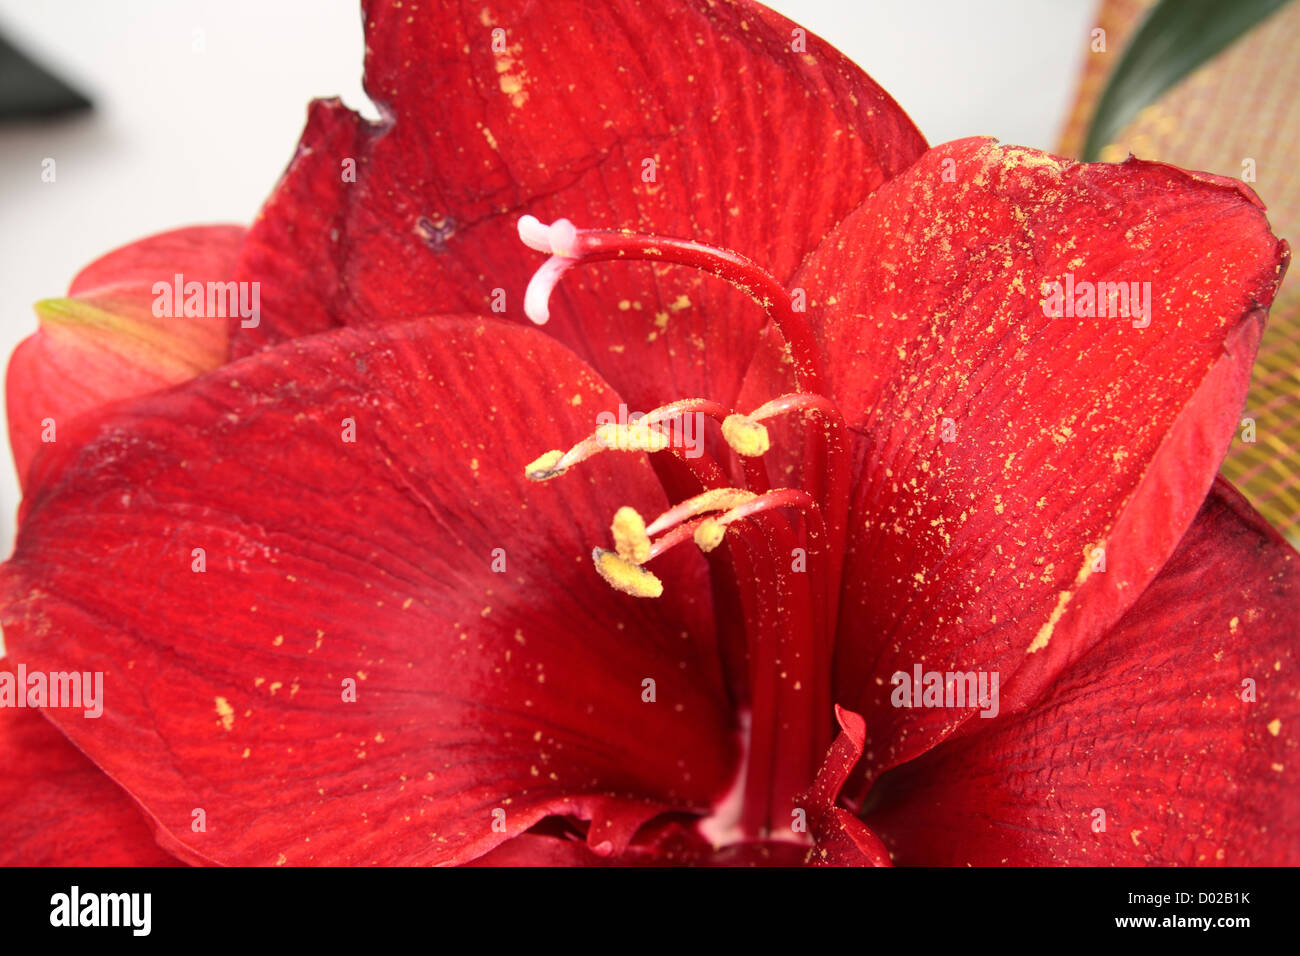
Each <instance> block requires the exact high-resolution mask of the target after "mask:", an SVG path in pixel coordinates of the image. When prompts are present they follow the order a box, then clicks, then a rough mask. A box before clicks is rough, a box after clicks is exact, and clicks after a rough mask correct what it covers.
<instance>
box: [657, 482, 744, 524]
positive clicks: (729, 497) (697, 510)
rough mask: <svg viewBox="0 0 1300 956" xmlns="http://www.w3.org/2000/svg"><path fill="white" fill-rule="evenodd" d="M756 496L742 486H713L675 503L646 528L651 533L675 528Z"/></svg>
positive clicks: (733, 506)
mask: <svg viewBox="0 0 1300 956" xmlns="http://www.w3.org/2000/svg"><path fill="white" fill-rule="evenodd" d="M755 497H757V496H756V495H755V494H754V493H753V492H752V491H744V490H743V489H740V488H711V489H709V490H708V491H705V492H701V493H700V494H698V495H696V496H695V497H694V498H687V499H686V500H685V501H683V502H680V503H678V504H675V505H673V506H672V507H671V508H669V509H668V510H667V511H665V512H664V513H663V514H661V515H660V516H659V517H658V518H655V520H654V521H653V522H651V524H650V526H649V527H647V528H646V533H647V534H651V535H655V534H659V533H660V532H663V531H668V530H670V529H672V528H675V527H676V526H677V525H679V524H681V523H682V522H683V521H689V520H690V519H691V518H696V517H699V516H700V515H702V514H705V513H706V512H709V511H726V510H728V509H730V508H735V507H736V506H737V505H741V504H744V503H745V502H747V501H752V500H753V499H754V498H755Z"/></svg>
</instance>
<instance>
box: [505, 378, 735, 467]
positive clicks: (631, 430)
mask: <svg viewBox="0 0 1300 956" xmlns="http://www.w3.org/2000/svg"><path fill="white" fill-rule="evenodd" d="M695 412H702V413H703V414H705V415H709V416H711V417H713V418H715V419H717V420H719V421H721V420H722V419H724V418H726V416H727V414H728V411H727V409H726V407H725V406H723V405H719V404H718V403H717V402H711V401H708V400H707V399H703V398H684V399H681V400H680V401H676V402H671V403H669V404H667V405H661V406H659V407H658V408H656V409H654V410H652V411H649V412H646V413H645V414H644V415H642V416H641V417H640V418H638V419H636V421H633V422H628V423H627V424H624V425H620V424H617V423H614V422H607V423H602V424H600V425H597V426H596V431H595V432H594V433H593V434H591V435H589V436H587V437H586V438H584V439H583V440H582V441H580V442H578V443H577V444H576V445H574V446H573V447H572V448H570V449H569V450H568V451H566V452H561V451H558V450H553V451H548V452H547V453H546V454H544V455H542V456H541V457H539V458H538V459H537V460H536V461H533V462H531V463H530V464H528V465H527V466H525V468H524V474H525V475H527V476H528V478H529V479H530V480H532V481H546V480H548V479H550V478H558V477H559V476H560V475H562V474H564V473H565V472H566V471H567V470H568V469H570V468H572V467H573V466H574V465H576V464H578V463H579V462H581V461H586V460H587V459H588V458H590V457H592V456H593V455H597V454H599V453H600V452H602V451H645V452H656V451H664V450H666V449H667V448H669V446H670V445H671V443H672V440H671V436H670V434H669V432H668V431H667V430H665V429H662V428H655V427H654V426H655V425H658V424H659V423H660V422H663V421H667V420H668V419H672V418H676V417H677V416H679V415H689V414H692V413H695Z"/></svg>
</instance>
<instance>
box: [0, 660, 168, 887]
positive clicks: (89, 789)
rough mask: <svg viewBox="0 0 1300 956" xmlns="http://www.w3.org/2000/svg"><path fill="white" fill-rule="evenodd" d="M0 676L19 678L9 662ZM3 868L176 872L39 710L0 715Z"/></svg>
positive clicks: (141, 822) (113, 788)
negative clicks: (163, 869) (127, 868)
mask: <svg viewBox="0 0 1300 956" xmlns="http://www.w3.org/2000/svg"><path fill="white" fill-rule="evenodd" d="M0 671H5V672H8V673H11V674H12V673H13V670H12V667H11V665H10V663H9V662H8V661H0ZM0 832H3V833H4V839H3V840H0V866H170V865H174V864H176V862H177V861H176V859H175V858H174V857H172V856H170V855H169V854H167V853H165V852H163V850H162V849H161V848H160V847H159V846H158V844H157V843H156V842H154V838H153V831H152V829H151V828H150V826H149V825H148V823H147V822H146V820H145V818H144V817H143V816H142V815H141V813H140V808H139V807H137V806H136V805H135V803H134V802H133V801H132V800H131V798H130V797H128V796H127V795H126V794H125V793H123V792H122V790H121V788H120V787H118V786H117V784H115V783H113V781H112V780H110V779H109V778H108V777H107V776H105V775H104V773H103V772H102V771H101V770H100V769H99V768H98V767H96V766H95V765H94V764H93V763H91V762H90V761H89V760H87V759H86V755H85V754H83V753H82V752H81V751H80V750H78V749H77V748H76V747H74V746H72V744H70V743H68V741H67V738H65V737H64V736H63V735H62V734H61V733H59V732H58V730H56V729H55V728H54V725H53V724H51V723H50V722H49V721H48V720H46V719H45V718H44V717H42V716H41V712H40V711H39V710H35V709H30V710H29V709H26V708H17V707H0Z"/></svg>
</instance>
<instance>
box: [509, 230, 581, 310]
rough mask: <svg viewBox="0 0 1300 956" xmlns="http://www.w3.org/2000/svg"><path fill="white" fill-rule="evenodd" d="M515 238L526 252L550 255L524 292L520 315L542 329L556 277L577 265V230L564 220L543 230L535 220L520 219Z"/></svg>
mask: <svg viewBox="0 0 1300 956" xmlns="http://www.w3.org/2000/svg"><path fill="white" fill-rule="evenodd" d="M519 238H520V240H521V241H522V242H523V244H524V245H526V246H527V247H528V248H529V249H536V250H537V251H538V252H549V253H550V254H551V258H549V259H547V260H546V262H544V263H543V264H542V267H541V268H540V269H538V270H537V271H536V272H535V273H533V277H532V279H530V280H529V281H528V289H527V290H526V291H525V292H524V314H525V315H527V316H528V318H530V319H532V321H533V322H534V323H535V324H537V325H545V324H546V323H547V321H549V320H550V318H551V308H550V301H551V293H552V292H553V291H554V290H555V286H556V285H557V284H558V283H559V281H560V277H561V276H562V275H564V273H566V272H568V271H569V269H570V268H572V267H573V266H574V265H576V264H577V261H578V260H577V259H576V258H574V257H573V249H574V246H576V245H577V241H578V230H577V228H576V227H575V226H574V225H573V223H571V222H569V220H567V219H557V220H555V222H553V223H551V224H550V225H549V226H547V225H544V224H543V223H542V221H541V220H539V219H538V218H537V217H536V216H520V217H519Z"/></svg>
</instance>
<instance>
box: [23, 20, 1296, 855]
mask: <svg viewBox="0 0 1300 956" xmlns="http://www.w3.org/2000/svg"><path fill="white" fill-rule="evenodd" d="M666 7H668V8H666ZM366 25H367V49H368V61H367V88H368V90H369V91H370V93H371V95H372V97H373V98H374V99H375V100H376V101H377V102H378V103H379V104H380V108H381V113H382V114H383V116H384V117H385V119H384V120H383V122H381V123H379V124H370V123H367V122H365V121H363V120H361V119H360V118H358V117H356V116H354V115H353V114H352V113H350V112H349V111H347V110H345V109H343V108H342V107H341V106H340V105H339V104H337V103H325V104H318V105H317V106H316V107H314V108H313V110H312V113H311V117H310V119H309V122H308V128H307V131H306V133H305V134H304V139H303V143H302V146H301V148H300V150H299V152H298V155H297V156H296V157H295V159H294V162H293V163H292V165H291V166H290V168H289V171H288V172H287V174H286V176H285V178H284V179H283V181H282V182H281V183H280V185H279V186H278V188H277V190H276V192H275V195H274V196H273V197H272V198H271V200H270V202H269V203H268V205H267V206H266V208H265V210H264V212H263V215H262V216H261V217H260V218H259V220H258V222H257V223H256V224H255V225H254V226H253V227H252V229H251V230H250V232H249V234H248V236H247V238H246V240H245V241H244V243H243V246H242V248H241V250H240V254H239V262H238V264H237V266H236V273H235V275H236V278H237V279H239V280H240V281H243V282H249V283H251V282H258V283H260V285H259V288H260V290H261V303H262V312H261V321H260V323H258V324H257V325H256V327H253V328H245V327H244V323H242V322H239V321H237V320H236V321H232V322H231V326H230V330H231V334H230V353H231V358H232V360H231V361H230V362H229V363H228V364H225V365H223V366H222V367H220V368H218V369H215V370H213V371H210V372H207V373H206V374H203V375H200V376H198V377H197V378H194V379H192V380H190V381H187V382H185V383H184V384H181V385H178V386H176V387H174V388H172V389H170V390H168V391H164V392H156V393H153V394H148V395H143V396H138V397H135V398H130V399H127V400H124V401H120V402H118V403H116V404H113V405H110V406H106V407H103V408H99V409H96V410H94V411H83V412H81V413H80V414H79V415H77V417H76V418H75V419H74V420H73V421H71V422H70V423H69V424H67V425H66V426H64V425H62V424H61V425H60V430H59V433H58V440H57V442H54V443H47V444H43V445H42V446H41V448H40V451H39V453H38V454H37V455H36V456H35V458H34V460H33V462H32V464H31V466H30V467H29V468H28V469H27V474H26V481H27V484H26V491H27V498H26V500H25V502H24V506H23V513H22V524H21V528H20V533H19V540H18V544H17V547H16V550H15V554H14V556H13V557H12V558H11V560H10V561H9V563H8V564H7V565H6V566H5V568H4V571H3V601H4V608H5V610H4V616H3V624H4V627H5V635H6V640H7V642H8V647H9V653H10V656H11V660H12V661H13V662H14V663H13V666H14V667H15V668H16V667H17V666H18V665H19V664H21V665H22V666H23V667H25V668H26V669H27V670H28V671H37V672H45V673H50V672H68V671H74V670H75V671H86V672H95V671H98V672H103V674H104V687H105V692H104V700H103V714H102V716H101V717H99V718H98V719H87V718H85V717H83V716H82V715H81V712H80V711H73V710H70V709H65V708H57V707H47V708H46V709H44V710H43V711H42V713H43V715H44V717H46V718H48V719H49V720H50V721H52V722H53V723H54V724H55V725H56V726H57V728H58V729H59V730H60V731H62V733H63V734H64V735H66V737H67V738H68V739H69V740H70V741H71V744H72V745H75V747H77V748H79V749H80V750H81V751H82V752H84V754H85V755H86V756H87V757H88V758H89V761H84V762H80V763H78V762H77V761H76V759H75V754H72V753H71V751H60V752H57V753H51V755H50V762H51V764H53V766H51V768H50V773H51V774H53V773H61V774H64V775H66V776H67V778H68V779H69V780H70V781H73V780H79V779H81V778H87V777H93V776H94V774H96V773H100V772H102V773H104V774H107V775H108V777H111V778H112V780H113V781H115V782H116V784H117V785H119V786H120V787H121V788H122V790H124V791H125V794H124V795H122V796H120V797H119V798H118V799H116V800H109V799H107V798H106V797H105V796H104V790H105V787H104V784H103V783H102V782H100V783H98V784H96V785H95V786H97V787H98V788H99V789H98V790H96V791H94V792H93V793H91V792H90V791H87V793H88V794H89V795H88V796H86V797H84V798H82V799H75V797H74V794H78V793H80V791H73V790H72V788H71V787H70V786H69V787H63V788H60V789H59V790H58V792H59V793H60V794H61V795H62V798H63V799H64V800H66V801H67V802H66V806H63V807H61V813H60V815H59V818H58V819H51V815H50V814H46V815H45V816H44V817H38V818H35V819H34V820H29V819H25V818H24V816H23V814H25V813H30V812H31V811H30V810H29V809H27V808H28V807H29V806H30V804H29V803H28V802H19V803H18V804H17V805H16V806H15V809H14V810H13V811H12V812H13V813H14V814H15V819H14V820H13V823H12V826H14V827H18V828H19V829H22V830H23V832H24V835H25V836H27V837H29V838H28V839H25V840H24V841H23V842H20V843H19V850H18V851H17V852H18V855H19V857H21V858H24V859H34V858H42V857H44V858H50V859H65V858H66V857H65V856H64V854H65V853H67V852H72V851H75V852H85V848H84V847H82V846H81V845H79V844H77V843H75V842H71V841H72V838H71V837H69V836H68V835H67V833H68V829H69V828H76V827H82V828H83V832H84V827H85V824H86V821H87V819H99V820H102V821H103V825H105V826H117V825H118V823H117V822H116V821H120V820H124V819H132V820H134V817H133V816H132V814H134V813H135V809H134V808H133V806H132V802H134V804H135V805H138V807H139V808H140V809H141V810H142V811H143V820H144V821H145V822H146V824H148V825H149V826H151V827H152V829H153V836H154V840H155V841H156V843H157V845H158V847H161V848H162V849H164V850H166V851H168V852H169V853H171V854H174V855H175V856H176V857H178V858H180V859H181V860H184V861H189V862H222V863H277V862H278V863H286V862H287V863H308V862H353V863H363V862H364V863H369V862H383V863H467V862H472V861H478V862H484V863H567V862H573V863H584V862H585V863H593V862H614V863H618V862H635V863H663V862H722V863H728V862H735V863H741V862H760V861H767V862H803V861H807V862H829V863H855V862H857V863H887V862H889V861H890V859H891V858H892V859H893V861H895V862H899V863H918V862H943V863H966V862H977V863H997V862H1003V861H1006V862H1018V863H1066V862H1186V863H1216V862H1242V861H1251V862H1283V861H1285V862H1296V861H1297V856H1296V854H1297V840H1296V837H1297V830H1298V829H1300V804H1298V800H1300V798H1297V796H1296V789H1295V783H1296V769H1295V768H1296V760H1295V758H1294V753H1293V751H1294V749H1295V739H1296V738H1295V730H1294V728H1295V726H1296V721H1297V717H1298V716H1300V715H1298V714H1297V711H1298V710H1300V705H1298V703H1297V689H1298V688H1300V683H1298V682H1297V678H1296V676H1295V666H1296V661H1295V659H1294V650H1293V645H1294V640H1293V625H1292V623H1291V619H1290V617H1289V615H1288V611H1289V610H1290V608H1291V607H1292V606H1293V605H1294V601H1295V599H1296V594H1297V570H1296V563H1295V556H1294V553H1293V552H1292V551H1291V549H1290V548H1289V547H1288V546H1287V545H1286V544H1285V543H1284V542H1282V541H1281V540H1280V539H1279V538H1278V537H1277V536H1276V535H1275V534H1274V533H1273V532H1271V531H1270V529H1269V528H1268V527H1267V526H1266V525H1265V524H1264V523H1263V522H1262V521H1261V520H1260V519H1259V518H1258V517H1257V516H1256V515H1255V514H1254V513H1253V512H1252V510H1251V509H1250V508H1249V506H1248V505H1246V504H1245V503H1244V502H1243V501H1242V500H1241V499H1240V497H1239V496H1238V495H1237V494H1236V493H1235V492H1234V491H1232V490H1231V489H1230V488H1228V487H1227V486H1226V485H1223V484H1215V483H1214V481H1215V479H1214V474H1215V470H1216V468H1217V465H1218V462H1219V460H1220V458H1221V457H1222V455H1223V453H1224V450H1225V448H1226V446H1227V444H1228V442H1229V440H1230V439H1231V437H1232V432H1233V428H1234V424H1235V418H1236V413H1237V411H1238V410H1239V409H1240V407H1241V404H1242V400H1243V396H1244V393H1245V388H1246V382H1247V380H1248V377H1249V373H1250V367H1251V363H1252V359H1253V356H1254V353H1255V348H1256V345H1257V343H1258V340H1259V332H1260V328H1261V326H1262V323H1263V320H1264V317H1265V314H1266V310H1267V306H1268V304H1269V302H1270V301H1271V299H1272V296H1273V293H1274V291H1275V289H1276V286H1277V283H1278V281H1279V279H1280V276H1281V273H1282V270H1283V268H1284V267H1285V264H1286V261H1287V250H1286V246H1285V244H1283V243H1280V242H1278V241H1277V240H1276V239H1275V238H1274V237H1273V236H1272V235H1271V234H1270V232H1269V229H1268V226H1267V223H1266V221H1265V218H1264V215H1263V211H1262V209H1261V208H1260V205H1259V203H1258V201H1257V200H1256V199H1255V197H1254V195H1253V194H1252V193H1251V192H1250V191H1249V189H1247V188H1245V187H1243V186H1241V185H1239V184H1237V183H1235V182H1233V181H1230V180H1225V179H1221V178H1218V177H1212V176H1203V175H1197V174H1193V173H1187V172H1183V171H1181V170H1178V169H1174V168H1171V167H1168V166H1164V165H1161V164H1155V163H1143V162H1138V161H1130V162H1128V163H1125V164H1122V165H1080V164H1075V163H1070V162H1067V161H1065V160H1060V159H1057V158H1054V157H1051V156H1048V155H1046V154H1043V153H1040V152H1037V151H1034V150H1026V149H1018V148H1008V147H1002V146H999V145H997V144H996V143H994V142H992V141H987V140H964V141H960V142H956V143H951V144H947V145H945V146H940V147H936V148H933V149H928V150H927V149H926V148H925V144H924V142H923V141H922V139H921V137H920V136H919V134H918V133H917V132H916V131H915V130H914V129H913V127H912V126H911V124H910V123H909V122H908V120H907V119H906V117H905V116H904V115H903V114H902V113H901V112H900V111H899V110H898V109H897V107H896V106H895V105H894V104H893V103H892V101H891V100H890V99H889V98H888V97H887V96H886V95H885V94H884V93H883V92H882V91H881V90H880V89H879V88H878V87H876V86H875V85H874V84H873V83H872V82H871V81H870V80H869V79H868V78H867V77H865V76H864V75H862V74H861V73H860V72H858V71H857V70H856V68H854V67H853V66H852V65H851V64H849V63H847V62H846V61H845V60H844V59H843V58H842V57H840V56H839V55H838V54H836V53H835V52H834V51H833V50H831V49H830V48H828V47H827V46H825V45H824V44H822V43H820V41H817V40H816V39H815V38H813V37H803V36H802V34H801V32H799V31H798V30H797V28H796V27H794V26H793V25H792V24H790V23H789V22H787V21H785V20H783V19H781V18H779V17H777V16H775V15H773V14H772V13H770V12H769V11H766V10H764V9H762V8H760V7H757V6H753V5H749V4H735V5H728V4H712V3H710V4H705V3H698V4H697V3H673V4H671V5H660V6H659V8H658V9H656V10H653V11H651V10H648V9H646V8H644V7H643V6H641V5H637V4H633V3H623V2H614V3H609V4H604V5H601V6H600V7H599V8H590V9H589V8H588V7H586V6H585V5H582V4H578V3H562V2H561V3H551V4H547V5H545V7H538V6H537V5H525V4H520V5H518V6H515V5H506V6H503V7H496V6H494V7H490V8H485V9H482V10H479V11H475V12H474V13H473V14H472V15H464V16H462V14H461V12H460V10H459V9H458V8H448V9H441V10H433V11H430V10H424V9H409V8H407V7H401V8H398V7H397V6H396V5H393V6H391V7H390V6H388V5H381V4H374V5H372V6H371V7H369V8H368V9H367V11H366ZM529 217H532V218H529ZM521 219H522V221H521ZM573 222H577V223H579V224H580V225H581V226H583V227H585V228H576V227H574V226H573V225H572V223H573ZM543 223H551V225H549V226H544V225H543ZM520 236H522V238H524V240H525V241H526V242H527V244H528V245H530V246H532V247H535V248H537V249H539V250H543V251H545V252H546V253H548V254H550V256H551V258H550V259H548V260H545V261H543V260H541V259H540V258H539V257H537V256H536V255H535V254H534V253H530V252H527V251H526V250H524V249H523V247H522V246H520V245H519V241H518V240H519V237H520ZM726 250H735V251H734V252H732V251H726ZM741 254H743V256H742V255H741ZM618 260H625V261H618ZM684 267H694V269H693V270H692V269H690V268H684ZM534 272H535V273H536V276H535V277H534V278H533V279H532V282H531V286H529V283H530V276H532V275H533V273H534ZM168 275H169V273H168V272H164V273H163V274H162V275H160V276H158V277H157V278H159V279H165V278H167V277H168ZM561 276H563V279H561ZM1121 284H1122V285H1121ZM526 286H529V291H528V294H526V295H525V294H524V289H525V287H526ZM1121 291H1122V292H1123V295H1124V299H1123V305H1124V309H1123V314H1119V313H1120V308H1119V302H1120V298H1119V297H1120V294H1121ZM1067 294H1068V299H1067ZM502 312H504V314H498V313H502ZM525 312H527V313H528V315H527V316H526V315H525ZM430 316H432V317H430ZM529 317H531V318H532V319H534V320H544V319H547V318H549V323H548V324H547V325H546V327H545V330H539V329H537V328H534V327H532V326H531V325H530V323H529V322H528V318H529ZM21 366H22V359H21V358H20V359H19V360H18V362H17V364H16V366H15V371H11V378H12V377H13V376H15V375H20V374H23V373H22V368H21ZM628 410H642V411H645V412H647V413H648V414H647V415H646V416H645V417H642V418H639V419H634V418H632V417H631V416H629V415H628V414H627V412H628ZM711 420H712V421H716V423H717V424H716V425H714V424H710V423H709V422H710V421H711ZM700 422H704V423H705V426H704V429H703V430H699V429H698V428H697V425H698V423H700ZM27 427H30V425H28V426H27ZM697 545H698V547H697ZM200 549H201V550H200ZM593 562H594V565H595V567H594V568H593ZM602 578H603V579H604V580H602ZM607 583H608V584H609V585H613V586H607ZM913 683H915V684H916V685H917V686H915V687H913V686H912V684H913ZM958 691H960V695H961V696H960V698H958V696H957V692H958ZM900 704H903V705H907V706H900ZM0 716H4V718H5V719H6V720H7V721H9V722H11V723H13V724H18V723H20V722H25V723H26V725H27V726H26V727H23V728H20V729H18V730H14V731H12V732H10V733H8V734H7V737H6V739H7V741H8V743H7V744H6V747H7V750H6V753H5V759H6V762H7V763H10V764H15V765H19V766H24V767H28V768H30V767H32V766H35V765H33V764H30V763H27V762H26V761H27V760H28V758H27V756H26V754H27V748H28V747H29V746H43V747H49V746H50V744H49V739H50V737H51V736H52V734H51V732H50V731H49V730H48V728H40V729H38V728H37V727H36V726H34V725H32V723H31V722H32V721H33V720H35V719H37V718H36V717H35V712H33V711H30V710H26V711H21V712H19V711H9V712H6V713H5V714H3V715H0ZM92 763H93V765H94V767H97V768H98V770H95V769H94V767H92V766H91V764H92ZM25 772H26V777H24V779H23V780H22V781H21V782H20V784H21V785H22V786H30V785H31V784H29V783H28V782H27V781H29V780H31V778H32V776H33V773H34V772H33V771H31V770H30V769H29V770H27V771H25ZM39 773H41V776H40V779H41V780H44V779H45V778H44V776H43V771H39ZM109 814H112V815H113V816H112V818H111V819H110V818H109V817H108V815H109ZM24 828H26V829H24ZM142 830H143V828H141V827H135V828H134V830H130V831H128V830H127V829H123V830H122V833H123V840H124V841H127V840H135V842H132V843H130V845H129V847H128V846H124V845H118V846H116V847H115V848H114V852H117V853H131V854H136V855H137V857H136V858H137V859H139V860H141V861H148V860H150V859H151V858H152V857H154V856H156V854H157V852H158V850H157V848H156V847H154V846H151V845H147V843H148V841H146V840H143V839H140V837H141V835H142Z"/></svg>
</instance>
